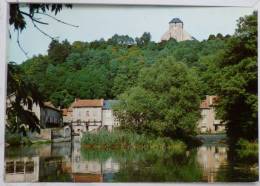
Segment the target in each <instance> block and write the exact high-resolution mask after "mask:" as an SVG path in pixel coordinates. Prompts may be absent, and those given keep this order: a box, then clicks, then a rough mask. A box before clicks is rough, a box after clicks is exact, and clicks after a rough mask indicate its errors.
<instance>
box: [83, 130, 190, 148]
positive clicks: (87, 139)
mask: <svg viewBox="0 0 260 186" xmlns="http://www.w3.org/2000/svg"><path fill="white" fill-rule="evenodd" d="M81 145H82V146H83V147H85V148H90V149H112V150H113V149H150V150H170V151H171V152H173V151H174V152H176V153H182V152H184V151H185V150H186V145H185V144H184V143H183V142H182V141H178V140H176V141H173V140H171V139H170V138H159V137H158V138H152V137H150V136H146V135H139V134H136V133H132V132H126V131H119V130H117V131H113V132H108V131H105V130H103V131H100V132H98V133H85V134H84V136H83V137H82V139H81Z"/></svg>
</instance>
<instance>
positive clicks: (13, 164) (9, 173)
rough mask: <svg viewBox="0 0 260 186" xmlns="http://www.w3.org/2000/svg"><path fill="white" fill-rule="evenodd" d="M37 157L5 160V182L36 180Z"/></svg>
mask: <svg viewBox="0 0 260 186" xmlns="http://www.w3.org/2000/svg"><path fill="white" fill-rule="evenodd" d="M39 170H40V169H39V157H36V156H34V157H30V158H28V157H18V158H8V159H7V160H5V174H4V180H5V182H38V181H39Z"/></svg>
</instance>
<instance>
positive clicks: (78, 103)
mask: <svg viewBox="0 0 260 186" xmlns="http://www.w3.org/2000/svg"><path fill="white" fill-rule="evenodd" d="M103 104H104V100H103V99H75V101H74V103H72V105H71V107H72V110H73V111H72V128H73V131H74V132H75V133H79V132H86V131H94V130H98V129H99V128H101V127H102V108H103Z"/></svg>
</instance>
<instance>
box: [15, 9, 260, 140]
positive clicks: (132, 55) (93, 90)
mask: <svg viewBox="0 0 260 186" xmlns="http://www.w3.org/2000/svg"><path fill="white" fill-rule="evenodd" d="M256 36H257V14H256V12H254V13H253V14H252V15H250V16H245V17H243V18H240V19H239V20H238V24H237V29H236V32H235V34H234V35H232V36H230V35H227V36H223V35H221V34H217V35H210V36H209V38H208V39H207V40H204V41H197V40H193V41H183V42H176V41H175V40H174V39H172V40H169V41H165V42H160V43H155V42H153V41H152V40H151V35H150V34H149V33H144V34H143V35H142V36H141V37H139V38H135V39H134V38H131V37H129V36H127V35H117V34H116V35H114V36H113V37H111V38H110V39H108V40H104V39H100V40H98V41H93V42H82V41H76V42H74V43H69V42H68V41H67V40H65V41H62V42H59V41H55V40H54V41H52V42H51V43H50V45H49V49H48V54H47V55H39V56H34V57H33V58H31V59H29V60H27V61H25V62H24V63H23V64H22V65H20V67H21V69H22V71H23V74H24V80H25V81H28V82H31V83H34V84H36V85H37V86H38V88H39V91H40V92H41V93H42V95H43V96H44V99H45V100H50V101H52V102H53V103H54V104H55V105H56V106H60V107H61V108H64V107H68V106H69V105H70V103H71V102H72V101H73V100H74V98H81V99H94V98H95V99H97V98H104V99H120V100H122V102H121V105H120V106H123V108H124V109H125V110H127V111H128V112H127V113H129V114H127V115H125V112H120V106H119V107H118V108H117V109H119V110H118V112H117V114H118V117H119V118H120V120H121V122H122V123H125V126H128V124H129V121H134V122H133V123H134V125H132V126H133V127H137V128H138V129H140V130H145V131H148V132H151V133H153V134H158V135H165V134H167V136H172V135H178V134H181V133H183V132H184V133H187V134H193V133H194V131H195V126H196V121H197V120H198V119H199V114H198V111H199V110H198V106H199V102H200V100H201V99H203V98H204V96H205V95H218V96H220V99H219V105H218V108H217V111H218V116H219V117H220V118H221V119H222V120H223V121H225V122H226V124H227V129H228V130H227V133H228V135H229V136H230V137H232V138H233V139H235V140H237V139H238V138H240V137H243V138H246V139H249V140H254V139H256V138H257V57H256V56H257V47H256V46H257V39H256V38H257V37H256ZM121 111H122V110H121ZM145 121H146V122H145ZM147 125H149V127H147ZM165 128H167V130H165ZM169 129H170V130H169Z"/></svg>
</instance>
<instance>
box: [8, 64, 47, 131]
mask: <svg viewBox="0 0 260 186" xmlns="http://www.w3.org/2000/svg"><path fill="white" fill-rule="evenodd" d="M7 81H8V86H7V109H6V115H7V129H8V130H9V131H12V132H18V133H23V135H26V131H27V130H30V131H32V132H33V131H37V132H39V130H40V122H39V119H38V118H37V116H36V115H35V113H33V112H32V106H33V105H34V104H35V105H39V106H41V105H43V103H42V97H41V94H40V93H39V91H38V90H37V87H36V86H35V85H34V84H32V83H30V82H27V81H24V80H23V78H22V72H21V69H20V68H19V66H17V65H16V64H14V63H9V64H8V75H7Z"/></svg>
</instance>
